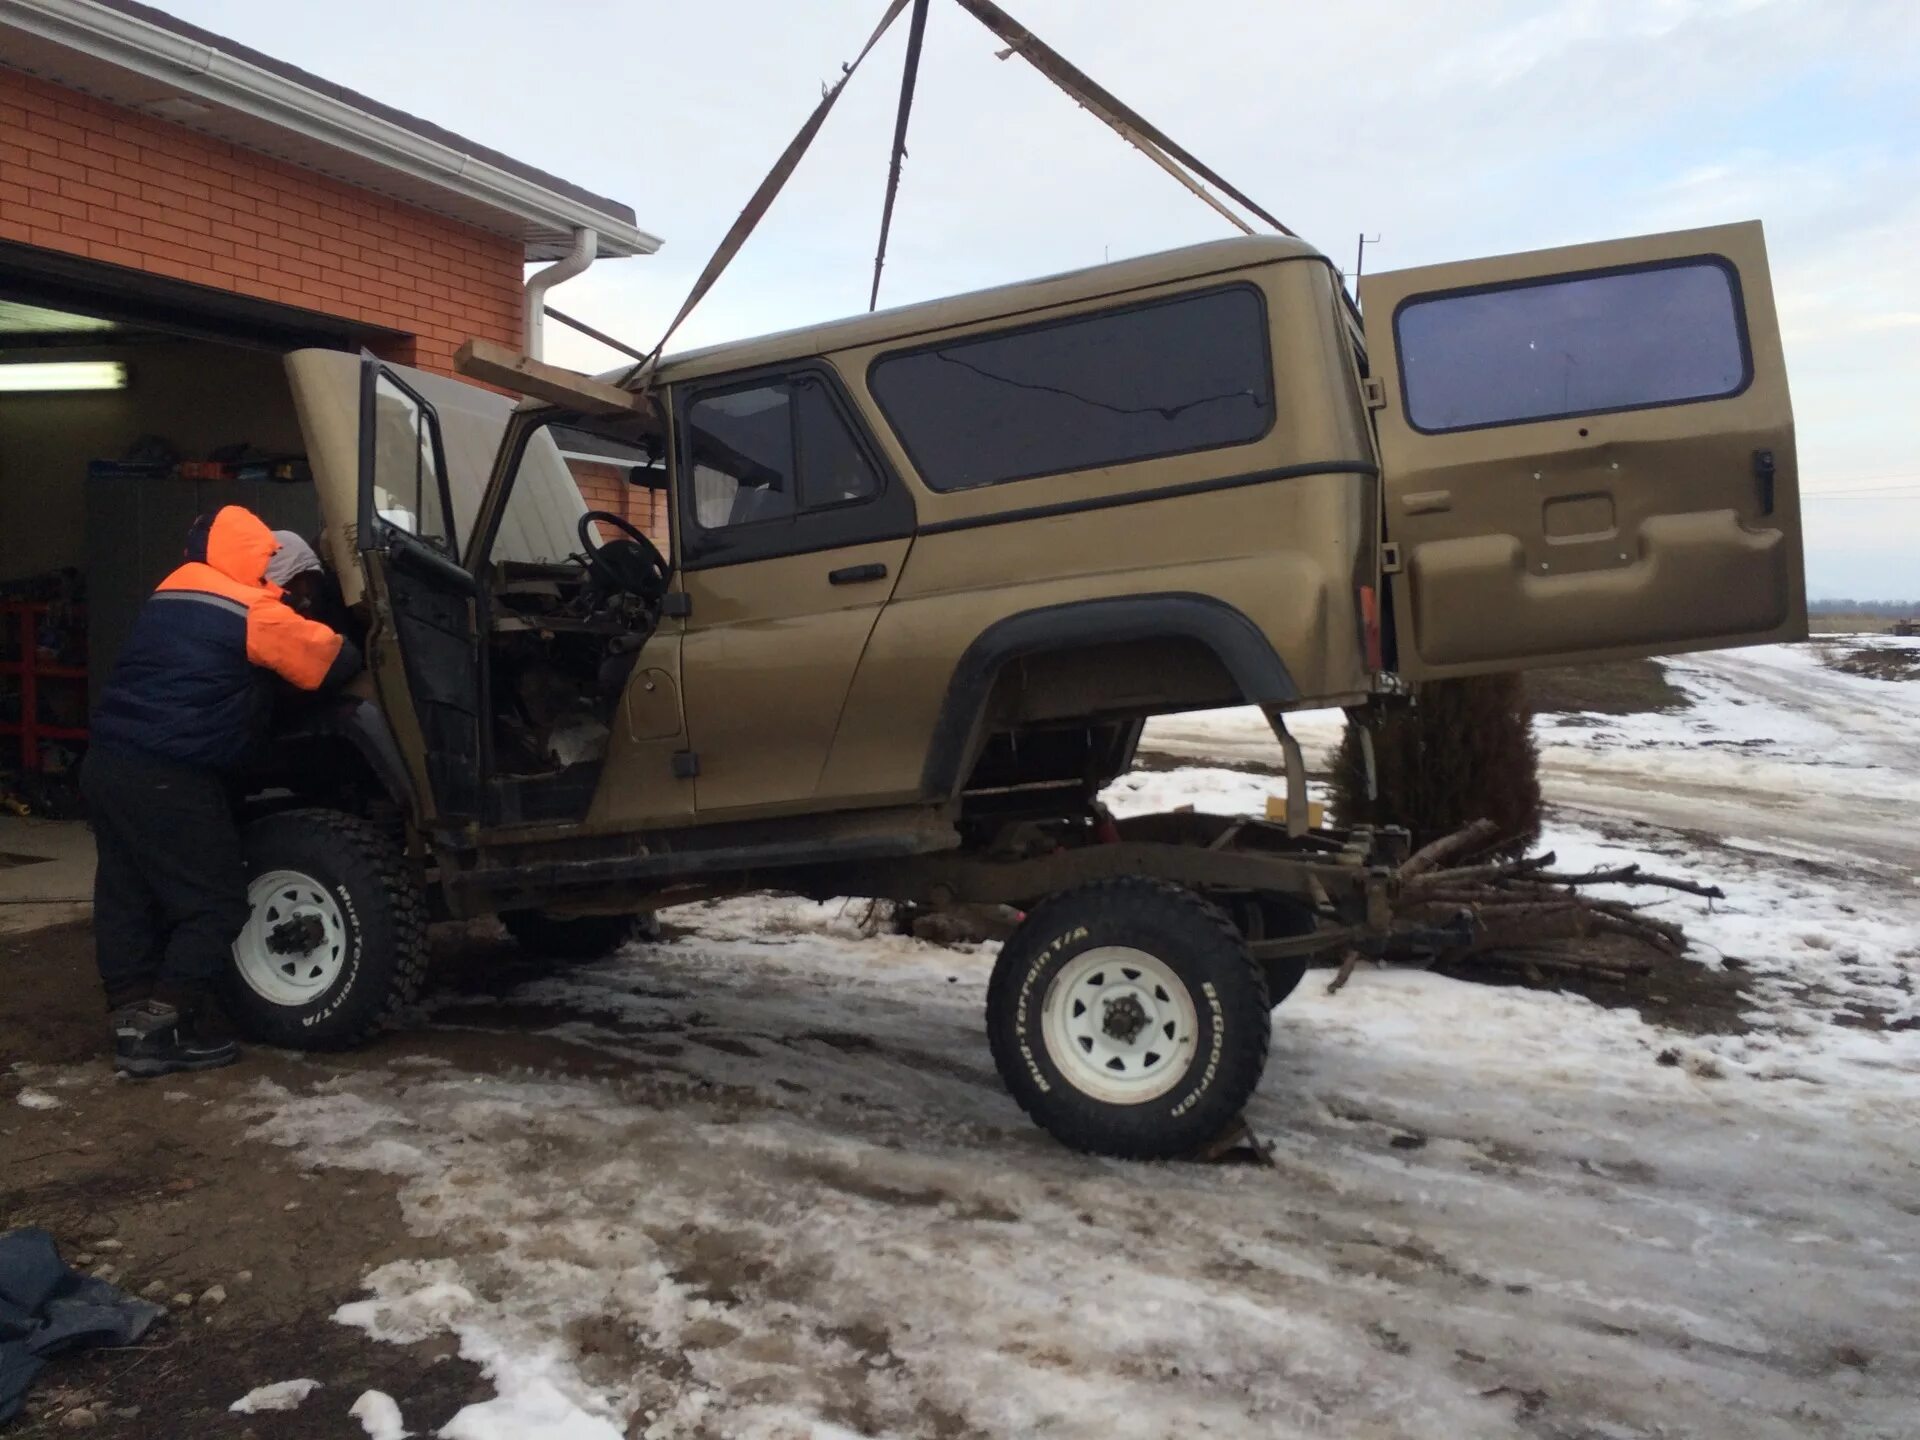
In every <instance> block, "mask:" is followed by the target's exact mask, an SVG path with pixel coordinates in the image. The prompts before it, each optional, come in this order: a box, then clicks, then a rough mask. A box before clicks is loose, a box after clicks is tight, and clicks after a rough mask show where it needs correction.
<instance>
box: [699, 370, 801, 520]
mask: <svg viewBox="0 0 1920 1440" xmlns="http://www.w3.org/2000/svg"><path fill="white" fill-rule="evenodd" d="M686 425H687V451H688V458H689V459H690V460H691V461H692V464H693V486H692V493H691V496H690V497H689V498H690V499H691V501H692V506H693V513H694V520H695V523H697V524H698V525H699V526H700V528H701V529H703V530H721V529H725V528H727V527H730V526H734V525H750V524H754V523H756V522H759V521H763V520H779V519H785V518H789V517H791V516H792V515H793V513H794V511H795V509H796V497H795V476H796V472H797V469H798V466H797V464H796V457H795V446H794V425H793V396H792V392H791V389H790V387H789V386H788V384H787V382H786V381H784V380H780V381H775V382H773V383H772V384H768V385H758V386H755V387H753V388H752V389H750V390H728V391H724V392H722V393H720V394H717V395H705V396H701V397H700V398H699V399H697V400H695V401H694V402H693V403H692V404H691V405H689V406H688V407H687V420H686Z"/></svg>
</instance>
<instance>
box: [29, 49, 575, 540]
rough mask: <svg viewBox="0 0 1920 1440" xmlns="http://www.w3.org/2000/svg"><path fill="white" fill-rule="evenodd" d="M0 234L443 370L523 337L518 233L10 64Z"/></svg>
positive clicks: (405, 360)
mask: <svg viewBox="0 0 1920 1440" xmlns="http://www.w3.org/2000/svg"><path fill="white" fill-rule="evenodd" d="M0 239H7V240H15V241H20V242H22V243H25V244H28V245H38V246H41V247H43V248H45V249H49V250H59V251H64V252H66V253H68V254H73V255H84V256H87V257H88V258H90V259H94V260H101V261H106V262H108V263H111V264H114V265H124V266H128V267H131V268H133V269H136V270H144V271H147V272H149V273H152V274H156V275H166V276H170V277H172V278H173V279H176V280H187V281H192V282H195V283H197V284H201V285H210V286H214V287H216V288H218V289H222V290H228V291H232V292H234V293H237V294H241V295H251V296H255V297H257V298H259V299H262V300H275V301H279V302H280V303H282V304H285V305H297V306H300V307H301V308H303V309H308V310H320V311H324V312H325V313H327V314H330V315H338V316H342V317H345V318H347V319H352V320H359V321H363V322H366V323H369V324H374V325H382V326H386V327H389V328H391V329H395V330H404V331H406V332H408V333H409V334H410V335H412V336H414V337H415V338H414V339H413V341H412V342H410V343H409V344H405V345H401V346H397V347H394V348H393V349H392V353H390V354H388V355H387V356H386V358H388V359H391V360H395V361H399V362H402V363H406V364H412V365H419V366H421V367H423V368H425V369H428V370H437V371H440V372H442V373H451V372H452V368H453V352H454V351H455V350H456V349H458V348H459V345H460V342H461V341H463V340H465V339H467V338H468V337H469V336H476V335H477V336H482V337H484V338H486V339H490V340H498V341H501V342H502V343H504V344H509V345H518V344H519V343H520V313H521V310H520V307H521V303H522V302H521V274H522V249H521V245H520V242H519V241H517V240H511V239H504V238H502V237H500V236H497V235H489V234H487V233H486V232H484V231H481V230H475V229H473V228H471V227H469V226H466V225H462V224H460V223H459V222H458V221H454V220H448V219H444V218H442V217H440V216H438V215H434V214H431V213H429V212H427V211H424V210H416V209H413V208H411V207H409V206H406V205H402V204H400V203H399V202H397V201H394V200H389V199H386V198H385V197H384V196H380V195H375V194H373V193H371V192H369V191H365V190H359V189H356V188H354V187H353V186H351V185H347V184H344V183H342V182H340V181H337V180H331V179H329V178H327V177H326V176H324V175H319V174H316V173H315V172H313V171H310V170H302V169H300V168H299V167H297V166H293V165H288V164H284V163H282V162H280V161H277V160H272V159H269V158H267V157H266V156H263V155H256V154H254V153H253V152H252V151H249V150H242V149H239V148H238V147H236V146H233V145H229V144H226V143H225V142H223V141H219V140H212V139H209V138H207V137H205V136H203V135H199V134H197V133H195V132H194V131H191V130H188V129H185V128H184V127H182V126H178V125H173V124H169V123H168V122H166V121H164V120H157V119H153V118H151V117H148V116H145V115H141V114H138V113H136V112H134V111H131V110H125V109H122V108H120V107H118V106H114V105H109V104H107V103H106V102H104V101H100V100H95V99H93V98H92V97H91V96H87V95H81V94H78V93H76V92H74V91H70V90H65V89H62V88H60V87H59V86H55V85H50V84H47V83H45V82H43V81H40V80H36V79H34V78H32V77H30V76H25V75H21V74H18V73H17V72H14V71H8V70H0ZM609 508H611V507H609Z"/></svg>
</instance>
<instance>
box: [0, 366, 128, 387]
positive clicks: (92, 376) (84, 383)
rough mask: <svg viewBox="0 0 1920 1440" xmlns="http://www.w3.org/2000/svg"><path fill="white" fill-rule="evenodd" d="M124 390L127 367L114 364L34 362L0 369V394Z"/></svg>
mask: <svg viewBox="0 0 1920 1440" xmlns="http://www.w3.org/2000/svg"><path fill="white" fill-rule="evenodd" d="M126 388H127V367H126V366H125V364H123V363H122V362H120V361H118V360H48V361H39V360H36V361H31V362H29V363H26V364H15V365H0V394H9V393H11V394H19V393H21V392H23V391H42V392H44V391H48V390H124V389H126Z"/></svg>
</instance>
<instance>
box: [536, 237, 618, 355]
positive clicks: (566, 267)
mask: <svg viewBox="0 0 1920 1440" xmlns="http://www.w3.org/2000/svg"><path fill="white" fill-rule="evenodd" d="M599 253H600V236H599V235H598V234H597V233H596V232H595V231H594V230H592V229H591V228H590V227H588V226H585V225H582V226H579V227H578V228H576V229H575V230H574V232H573V249H571V250H569V251H568V252H567V254H566V256H565V258H564V259H560V260H556V261H554V262H553V264H551V265H549V266H547V268H546V269H544V270H536V271H535V272H534V273H533V274H532V275H531V276H529V277H528V279H527V315H526V327H525V330H524V335H525V340H524V342H523V343H524V344H525V347H526V352H527V354H528V355H529V356H531V357H532V358H533V359H535V360H544V359H545V358H546V339H547V291H549V290H551V289H552V288H553V287H554V286H556V285H559V284H563V283H564V282H566V281H568V280H571V279H573V277H574V276H576V275H578V274H579V273H580V272H581V271H583V270H585V269H586V268H587V267H588V266H589V265H591V264H593V261H594V257H595V256H596V255H598V254H599Z"/></svg>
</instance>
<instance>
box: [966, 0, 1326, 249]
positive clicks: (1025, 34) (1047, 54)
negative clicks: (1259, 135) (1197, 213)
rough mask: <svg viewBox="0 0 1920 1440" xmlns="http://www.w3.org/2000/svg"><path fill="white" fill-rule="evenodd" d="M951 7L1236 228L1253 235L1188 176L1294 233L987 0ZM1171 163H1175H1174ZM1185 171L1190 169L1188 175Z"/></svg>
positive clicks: (1237, 217)
mask: <svg viewBox="0 0 1920 1440" xmlns="http://www.w3.org/2000/svg"><path fill="white" fill-rule="evenodd" d="M957 3H958V4H959V6H960V8H961V9H963V10H965V11H966V12H967V13H968V14H970V15H972V16H973V18H974V19H976V20H978V21H979V22H980V23H981V24H982V25H984V26H986V27H987V28H988V29H989V30H991V31H993V33H994V34H996V35H998V36H999V37H1000V38H1001V39H1002V40H1004V41H1006V42H1007V47H1008V49H1009V50H1011V51H1012V52H1013V53H1014V54H1016V55H1019V56H1020V57H1021V58H1022V59H1023V60H1025V61H1026V62H1027V63H1028V64H1029V65H1031V66H1033V68H1034V69H1036V70H1038V71H1039V72H1040V73H1041V74H1042V75H1044V76H1046V77H1047V79H1049V80H1051V81H1052V82H1053V83H1054V84H1056V85H1058V86H1059V87H1060V88H1061V89H1062V90H1064V91H1066V92H1067V94H1068V95H1069V96H1071V97H1072V98H1073V99H1074V100H1075V101H1077V102H1078V103H1079V104H1081V105H1083V106H1085V107H1086V108H1087V109H1088V110H1090V111H1092V112H1093V113H1094V114H1095V115H1096V116H1098V117H1099V118H1100V119H1101V120H1103V121H1105V122H1106V123H1107V124H1108V125H1109V126H1111V127H1112V128H1113V129H1114V130H1115V131H1117V132H1118V133H1119V134H1120V136H1121V138H1122V139H1124V140H1125V141H1126V142H1127V143H1128V144H1129V145H1132V146H1133V147H1134V148H1136V149H1138V150H1140V151H1141V152H1142V153H1144V154H1145V155H1146V156H1147V158H1148V159H1150V160H1152V161H1153V162H1154V163H1155V164H1156V165H1158V166H1159V167H1160V168H1161V169H1162V170H1165V171H1166V172H1167V173H1168V174H1169V175H1171V176H1173V177H1174V178H1175V179H1176V180H1178V181H1179V182H1180V183H1181V184H1182V185H1185V186H1186V187H1187V188H1188V189H1189V190H1191V191H1193V193H1194V194H1195V195H1198V196H1199V197H1200V198H1201V199H1202V200H1204V201H1206V202H1207V204H1209V205H1211V206H1212V207H1213V208H1214V209H1215V210H1218V211H1219V212H1220V213H1221V214H1222V215H1224V216H1226V217H1227V219H1228V220H1230V221H1232V222H1233V223H1234V224H1235V225H1236V226H1238V227H1239V228H1240V229H1241V230H1243V231H1245V232H1246V233H1247V234H1249V235H1251V234H1252V233H1253V230H1252V227H1250V226H1249V225H1248V224H1247V223H1246V222H1245V221H1244V220H1242V219H1241V218H1240V217H1239V216H1237V215H1235V214H1234V213H1233V212H1232V211H1230V210H1228V209H1227V208H1226V206H1224V205H1222V204H1221V203H1220V202H1219V201H1218V200H1215V199H1214V198H1213V196H1211V195H1209V194H1208V193H1207V191H1206V188H1205V186H1202V185H1201V184H1200V183H1199V182H1198V181H1196V180H1194V178H1193V175H1198V176H1200V178H1201V179H1203V180H1207V181H1210V182H1212V183H1213V184H1214V185H1217V186H1219V188H1220V189H1222V190H1224V191H1225V192H1226V193H1227V194H1229V195H1231V196H1232V197H1233V198H1234V199H1235V200H1237V201H1239V202H1240V204H1242V205H1244V206H1245V207H1246V208H1247V209H1248V210H1251V211H1252V212H1253V213H1254V214H1255V215H1258V216H1259V217H1260V218H1261V219H1262V220H1264V221H1266V222H1267V224H1269V225H1271V226H1273V228H1274V229H1276V230H1278V231H1279V232H1280V233H1281V234H1282V235H1292V234H1293V233H1294V232H1293V231H1291V230H1289V229H1288V228H1287V227H1286V226H1285V225H1282V224H1281V223H1280V222H1279V221H1278V220H1276V219H1275V218H1274V217H1273V216H1271V215H1269V214H1268V213H1267V212H1266V211H1265V210H1263V209H1261V208H1260V207H1259V206H1258V205H1256V204H1254V203H1253V201H1252V200H1250V199H1248V198H1247V197H1246V196H1245V195H1244V194H1242V193H1241V192H1240V191H1239V190H1237V189H1235V188H1234V187H1233V186H1232V185H1230V184H1229V183H1228V182H1227V181H1226V180H1225V179H1223V178H1222V177H1221V176H1220V175H1219V174H1217V173H1216V172H1215V171H1213V170H1211V169H1209V168H1208V167H1207V166H1206V165H1204V164H1202V163H1201V162H1200V160H1199V159H1198V158H1196V157H1195V156H1194V155H1193V154H1192V153H1191V152H1190V151H1187V150H1185V149H1183V148H1181V147H1180V146H1179V145H1178V144H1176V143H1175V142H1174V141H1173V140H1172V139H1171V138H1170V137H1168V135H1167V134H1166V133H1165V132H1164V131H1162V130H1160V129H1159V128H1158V127H1157V126H1155V125H1154V124H1153V123H1152V122H1151V121H1149V120H1147V119H1145V118H1144V117H1143V116H1142V115H1141V114H1140V113H1139V112H1138V111H1137V110H1134V109H1133V108H1131V107H1130V106H1128V105H1127V104H1126V103H1125V102H1124V101H1122V100H1121V99H1120V98H1119V97H1118V96H1117V95H1115V94H1114V93H1113V92H1112V91H1110V90H1108V89H1107V88H1106V87H1105V86H1103V85H1101V84H1100V83H1099V82H1098V81H1096V80H1095V79H1094V78H1093V77H1092V76H1091V75H1088V74H1087V73H1086V72H1085V71H1084V70H1082V69H1080V68H1079V67H1078V66H1077V65H1075V64H1073V63H1072V62H1071V61H1069V60H1068V59H1067V58H1066V57H1065V56H1063V55H1061V54H1060V52H1059V51H1057V50H1055V49H1054V48H1053V47H1052V46H1050V45H1048V44H1047V43H1046V42H1045V41H1043V40H1042V39H1041V38H1040V37H1039V36H1038V35H1035V34H1034V33H1033V32H1032V31H1031V30H1029V29H1027V27H1026V26H1024V25H1022V24H1021V23H1020V22H1019V21H1018V20H1015V19H1014V18H1013V17H1012V16H1011V15H1009V14H1007V12H1006V11H1004V10H1002V9H1001V8H1000V7H999V6H998V5H996V4H994V3H993V0H957ZM1169 157H1171V158H1169ZM1175 161H1177V162H1179V163H1178V164H1175V163H1174V162H1175ZM1180 166H1185V167H1186V170H1185V171H1183V170H1182V169H1181V168H1180ZM1186 171H1191V172H1192V174H1191V175H1190V174H1188V173H1186ZM1296 238H1297V237H1296Z"/></svg>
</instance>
